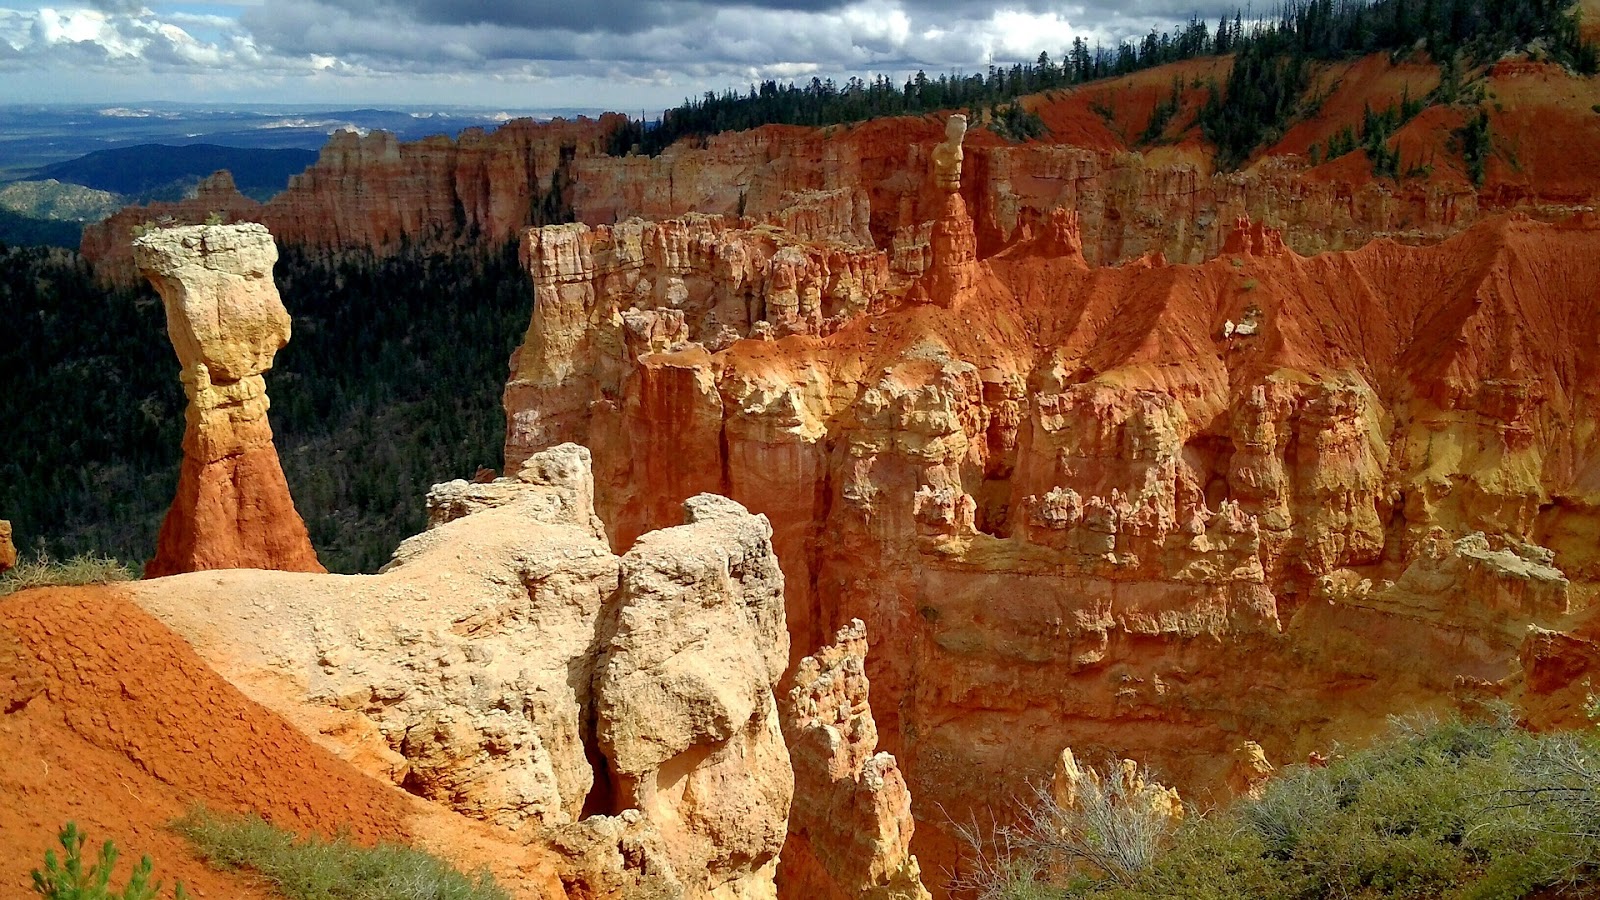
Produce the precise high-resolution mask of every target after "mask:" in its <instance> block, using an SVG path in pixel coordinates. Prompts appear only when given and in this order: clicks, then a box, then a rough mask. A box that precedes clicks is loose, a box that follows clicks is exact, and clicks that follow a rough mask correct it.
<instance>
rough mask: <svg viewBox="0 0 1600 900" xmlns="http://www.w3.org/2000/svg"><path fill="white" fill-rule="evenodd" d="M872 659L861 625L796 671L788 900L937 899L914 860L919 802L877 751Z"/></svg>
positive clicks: (782, 877)
mask: <svg viewBox="0 0 1600 900" xmlns="http://www.w3.org/2000/svg"><path fill="white" fill-rule="evenodd" d="M866 657H867V626H866V625H864V624H862V622H861V620H860V619H854V620H852V621H851V622H850V623H849V624H847V625H845V626H844V627H843V628H840V629H839V632H838V634H836V635H835V636H834V642H833V643H832V644H829V645H828V646H826V647H823V648H822V649H821V650H818V651H817V653H816V654H815V655H813V656H808V657H806V658H805V659H803V660H801V661H800V665H799V666H798V667H797V668H796V671H795V676H794V682H795V684H794V688H793V689H792V690H790V692H789V710H788V716H787V718H786V720H785V724H784V738H785V739H786V740H787V741H788V743H789V758H790V760H791V761H792V762H793V764H794V787H795V792H794V806H793V808H792V809H791V810H790V813H789V839H788V841H787V842H786V843H785V844H784V847H783V857H782V863H781V867H780V869H779V872H778V888H779V891H780V892H781V893H782V894H783V895H784V896H786V897H809V898H816V900H848V898H862V900H918V898H922V900H926V898H927V897H928V891H927V889H926V888H924V887H923V886H922V875H921V870H920V868H919V867H918V865H917V858H916V857H915V856H912V855H911V835H912V832H913V830H914V828H915V825H914V823H913V822H912V819H911V795H910V793H908V792H907V790H906V782H905V778H904V777H903V776H901V774H900V768H899V766H898V765H897V764H896V763H895V760H894V757H893V756H891V755H889V754H887V753H879V752H877V750H878V728H877V725H875V724H874V723H873V720H872V709H871V707H870V706H869V705H868V702H867V691H868V685H867V672H866Z"/></svg>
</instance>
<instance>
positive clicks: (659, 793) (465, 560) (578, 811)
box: [131, 445, 794, 900]
mask: <svg viewBox="0 0 1600 900" xmlns="http://www.w3.org/2000/svg"><path fill="white" fill-rule="evenodd" d="M593 495H594V478H593V474H592V471H591V468H590V456H589V453H588V451H587V450H585V449H584V448H582V447H578V446H575V445H562V446H557V447H552V448H549V449H547V450H544V451H541V452H540V453H537V454H534V455H533V456H531V457H530V458H529V459H527V460H526V461H525V462H524V463H523V464H522V465H521V466H519V467H518V469H517V470H516V474H515V475H513V476H510V477H505V478H499V479H495V480H494V481H491V482H488V483H468V482H466V481H454V482H449V483H447V484H442V485H437V486H436V487H435V488H434V489H433V491H432V492H430V494H429V496H428V507H429V521H430V526H429V528H428V530H427V531H425V532H423V533H422V534H419V535H416V536H414V537H412V538H410V539H408V540H406V541H405V542H404V543H402V544H401V546H400V547H399V549H398V550H397V551H396V552H395V557H394V559H393V561H391V562H390V564H389V565H387V566H386V567H385V568H384V570H383V571H382V572H381V573H379V574H377V575H325V574H301V573H288V572H262V571H246V570H235V571H228V572H205V573H194V574H188V575H179V576H175V577H171V578H158V579H151V580H146V581H143V582H140V583H139V584H138V585H137V586H135V587H133V588H132V589H131V595H132V597H133V599H134V601H135V602H137V603H138V604H139V605H141V606H142V607H143V608H145V609H146V610H148V611H149V612H151V613H152V614H154V615H155V616H157V617H158V618H160V619H161V620H162V621H163V622H165V623H166V624H167V625H168V626H170V627H171V628H172V629H173V630H174V631H176V632H177V633H178V634H180V635H182V636H183V637H184V638H185V639H186V640H188V641H189V642H190V643H191V644H192V645H194V647H195V649H196V650H197V651H198V652H199V653H200V655H201V656H202V657H203V658H204V659H205V660H206V662H207V663H208V664H209V665H211V666H212V667H213V668H214V669H216V670H217V671H218V672H219V673H220V674H222V675H223V676H224V677H225V678H227V679H228V680H229V681H231V682H233V683H234V684H235V685H238V686H239V687H240V689H241V690H243V691H245V692H246V693H247V694H249V695H250V696H251V697H252V698H253V699H255V700H256V701H258V702H260V703H262V704H263V705H265V706H268V707H269V708H271V709H273V710H274V711H277V712H279V713H280V714H281V715H283V716H284V717H285V718H287V719H288V720H289V721H291V722H293V723H294V724H295V725H297V726H298V727H300V728H301V729H302V730H303V731H305V732H306V733H307V734H309V735H312V736H313V737H314V738H316V739H317V740H319V741H321V742H322V743H324V744H325V745H326V746H328V747H329V748H330V749H332V750H334V751H335V752H336V753H338V754H339V755H341V756H343V757H344V758H345V759H347V760H349V761H351V762H352V763H354V764H355V765H357V766H358V767H360V768H361V769H363V770H364V771H366V772H367V773H369V774H371V775H373V776H375V777H378V778H381V779H384V780H387V781H392V782H394V783H396V784H398V785H400V786H402V787H404V788H405V789H406V790H408V791H410V792H412V793H414V794H417V795H419V796H422V797H424V798H427V799H429V800H432V801H434V802H436V803H439V804H441V805H443V806H446V807H448V808H450V809H453V810H455V811H457V812H460V813H462V814H464V815H467V816H470V817H472V818H475V819H480V820H482V821H485V822H488V823H491V824H493V825H496V826H500V827H501V828H504V829H509V830H512V831H515V832H517V833H518V834H519V835H521V836H522V837H523V838H524V839H526V840H527V841H529V842H531V843H538V844H541V845H548V846H549V847H550V848H552V849H553V850H554V851H555V852H556V854H557V855H558V856H559V857H560V858H561V859H562V860H564V868H563V871H562V874H561V877H562V880H563V882H564V883H566V884H567V885H568V887H569V888H570V889H571V894H572V895H573V896H582V897H590V896H593V897H672V898H681V900H771V898H773V897H774V896H775V890H776V888H775V874H776V869H777V865H778V856H779V852H780V850H781V849H782V847H783V842H784V838H785V836H786V834H787V830H788V829H787V825H788V821H789V806H790V802H791V799H792V797H793V794H794V774H793V770H792V769H791V767H790V762H789V753H788V750H787V748H786V746H785V743H784V739H783V733H782V731H781V729H780V726H779V716H778V710H777V699H776V695H775V689H776V687H777V684H778V680H779V678H780V677H781V676H782V674H783V669H784V666H785V664H786V662H787V660H788V656H789V636H788V631H787V629H786V628H785V625H784V620H783V574H782V572H781V571H780V570H779V568H778V562H777V558H776V557H775V556H774V555H773V551H772V529H771V526H770V525H769V524H768V522H767V520H766V519H765V518H764V517H762V516H758V515H752V514H751V513H749V512H748V511H747V510H745V508H744V507H742V506H740V505H739V504H737V503H734V502H733V501H731V500H728V499H726V498H723V497H717V496H712V495H702V496H697V497H693V498H690V499H689V500H688V501H687V502H685V503H683V504H681V505H680V512H679V521H678V524H676V525H674V526H672V527H668V528H664V529H661V530H658V531H654V532H652V533H650V534H647V535H645V536H643V537H642V538H640V539H639V540H638V541H637V542H636V543H635V545H634V546H633V547H632V548H631V549H630V550H629V551H628V552H626V553H624V554H621V555H617V554H613V553H612V552H611V550H610V549H609V547H608V546H607V544H606V540H605V532H604V530H603V527H602V525H601V522H600V520H599V519H598V518H597V517H596V515H595V509H594V503H593Z"/></svg>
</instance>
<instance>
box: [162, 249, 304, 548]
mask: <svg viewBox="0 0 1600 900" xmlns="http://www.w3.org/2000/svg"><path fill="white" fill-rule="evenodd" d="M134 252H135V255H136V256H137V259H138V263H139V268H140V271H141V272H143V274H144V275H145V276H146V277H148V278H149V279H150V282H151V283H152V284H154V285H155V288H156V290H157V292H159V293H160V294H161V301H162V303H163V304H164V305H165V306H166V310H167V333H168V334H169V335H170V336H171V338H172V346H173V349H174V350H176V351H177V354H178V361H179V363H180V364H181V365H182V368H183V371H182V374H181V376H180V377H181V378H182V381H183V387H184V392H185V393H186V394H188V396H189V406H188V410H187V412H186V419H187V427H186V428H185V430H184V434H183V468H182V471H181V472H180V474H179V476H178V495H177V497H176V498H175V499H174V500H173V501H172V508H171V509H170V510H168V512H167V517H166V519H165V521H163V522H162V523H161V533H160V535H159V536H158V538H157V543H156V553H155V556H154V557H153V558H152V559H151V560H150V562H149V563H148V564H147V565H146V566H145V576H146V577H150V578H155V577H158V576H162V575H173V574H177V573H179V572H193V571H197V570H201V569H235V568H260V569H286V570H290V571H297V572H321V571H323V569H322V566H321V565H320V564H319V563H318V562H317V554H316V551H314V550H313V549H312V548H311V540H310V538H309V537H308V536H307V534H306V526H305V523H304V522H302V521H301V520H300V515H299V514H298V513H297V512H295V509H294V501H293V500H292V499H291V498H290V496H289V485H288V484H287V483H286V482H285V481H284V477H283V469H282V467H281V466H280V465H279V464H278V451H277V449H276V448H274V447H273V445H272V427H271V425H269V424H268V422H267V406H268V401H267V393H266V380H265V379H264V378H263V377H262V373H264V372H266V371H267V370H268V369H270V368H272V358H273V356H275V355H276V354H277V352H278V350H279V349H280V348H282V347H283V345H284V344H286V343H288V341H289V314H288V312H287V311H285V310H284V308H283V302H282V301H281V300H279V299H278V289H277V288H276V287H275V286H274V285H273V282H272V264H273V263H274V262H275V261H276V260H277V258H278V250H277V247H276V246H275V245H274V244H273V243H272V235H271V234H268V233H267V230H266V229H265V228H263V227H261V226H260V225H197V226H188V227H182V228H163V229H159V230H156V231H153V232H150V233H148V234H146V235H144V236H143V237H141V238H139V239H138V241H137V242H136V243H135V244H134Z"/></svg>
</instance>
